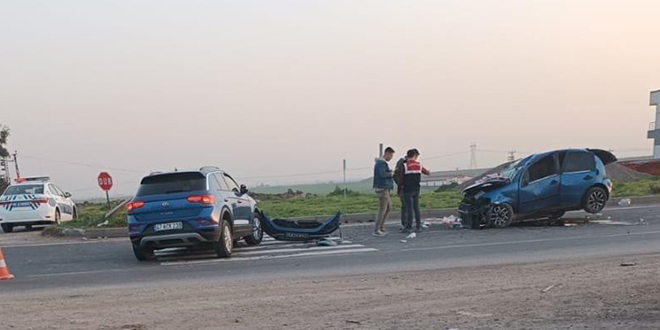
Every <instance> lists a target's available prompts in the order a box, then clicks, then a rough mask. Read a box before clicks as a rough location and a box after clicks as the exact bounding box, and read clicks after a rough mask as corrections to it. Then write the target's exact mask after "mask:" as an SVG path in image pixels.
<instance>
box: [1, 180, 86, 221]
mask: <svg viewBox="0 0 660 330" xmlns="http://www.w3.org/2000/svg"><path fill="white" fill-rule="evenodd" d="M19 181H20V182H19V183H16V184H13V185H11V186H9V187H7V189H6V190H5V192H4V193H3V194H2V196H0V226H2V230H3V231H4V232H5V233H10V232H11V231H12V230H14V227H16V226H25V227H26V228H28V229H29V228H31V227H32V225H43V224H59V223H61V222H62V221H68V220H72V219H75V218H76V217H77V216H78V212H77V210H76V204H75V203H74V202H73V201H72V200H71V198H70V197H71V194H69V193H67V192H63V191H62V190H61V189H60V188H58V187H57V186H56V185H54V184H53V183H51V182H49V181H50V178H49V177H30V178H21V179H20V180H19Z"/></svg>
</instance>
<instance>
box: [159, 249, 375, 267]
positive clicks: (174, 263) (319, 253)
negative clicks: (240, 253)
mask: <svg viewBox="0 0 660 330" xmlns="http://www.w3.org/2000/svg"><path fill="white" fill-rule="evenodd" d="M376 251H378V249H374V248H362V249H352V250H330V251H315V252H304V253H297V254H285V255H278V256H257V257H237V258H236V257H232V258H228V259H209V260H193V261H167V262H161V263H160V264H161V265H162V266H184V265H203V264H214V263H219V262H230V261H254V260H264V259H285V258H297V257H309V256H323V255H334V254H350V253H363V252H376Z"/></svg>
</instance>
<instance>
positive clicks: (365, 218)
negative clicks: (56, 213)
mask: <svg viewBox="0 0 660 330" xmlns="http://www.w3.org/2000/svg"><path fill="white" fill-rule="evenodd" d="M622 199H629V200H630V202H631V203H630V204H631V205H632V206H639V205H642V206H646V205H656V204H660V195H651V196H640V197H629V198H628V197H621V198H614V199H611V200H610V201H608V202H607V205H606V207H613V206H619V202H620V201H621V200H622ZM421 213H422V214H421V215H422V218H442V217H448V216H450V215H457V214H458V210H457V209H456V208H450V209H426V210H421ZM330 217H332V215H320V216H314V217H294V218H287V219H291V220H317V221H319V220H320V221H323V220H326V219H328V218H330ZM376 217H378V212H369V213H354V214H342V215H341V223H342V224H360V223H369V222H374V221H376ZM385 221H386V222H399V221H401V213H400V212H398V211H396V212H391V213H390V214H389V216H388V217H387V219H385ZM41 234H42V235H44V236H54V237H81V238H87V239H94V238H118V237H128V228H126V227H118V228H98V229H97V228H90V229H81V228H64V227H47V228H46V229H44V230H43V231H42V232H41Z"/></svg>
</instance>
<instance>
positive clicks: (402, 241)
mask: <svg viewBox="0 0 660 330" xmlns="http://www.w3.org/2000/svg"><path fill="white" fill-rule="evenodd" d="M399 242H401V243H408V241H406V240H405V239H402V240H400V241H399Z"/></svg>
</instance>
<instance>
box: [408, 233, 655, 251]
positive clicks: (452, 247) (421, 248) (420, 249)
mask: <svg viewBox="0 0 660 330" xmlns="http://www.w3.org/2000/svg"><path fill="white" fill-rule="evenodd" d="M654 234H660V230H656V231H647V232H639V233H625V234H611V235H596V236H578V237H564V238H548V239H532V240H523V241H510V242H493V243H479V244H456V245H445V246H431V247H420V248H408V249H402V250H401V251H427V250H444V249H456V248H470V247H483V246H498V245H513V244H529V243H544V242H557V241H573V240H584V239H593V238H605V237H623V236H633V235H635V236H639V235H654Z"/></svg>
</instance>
